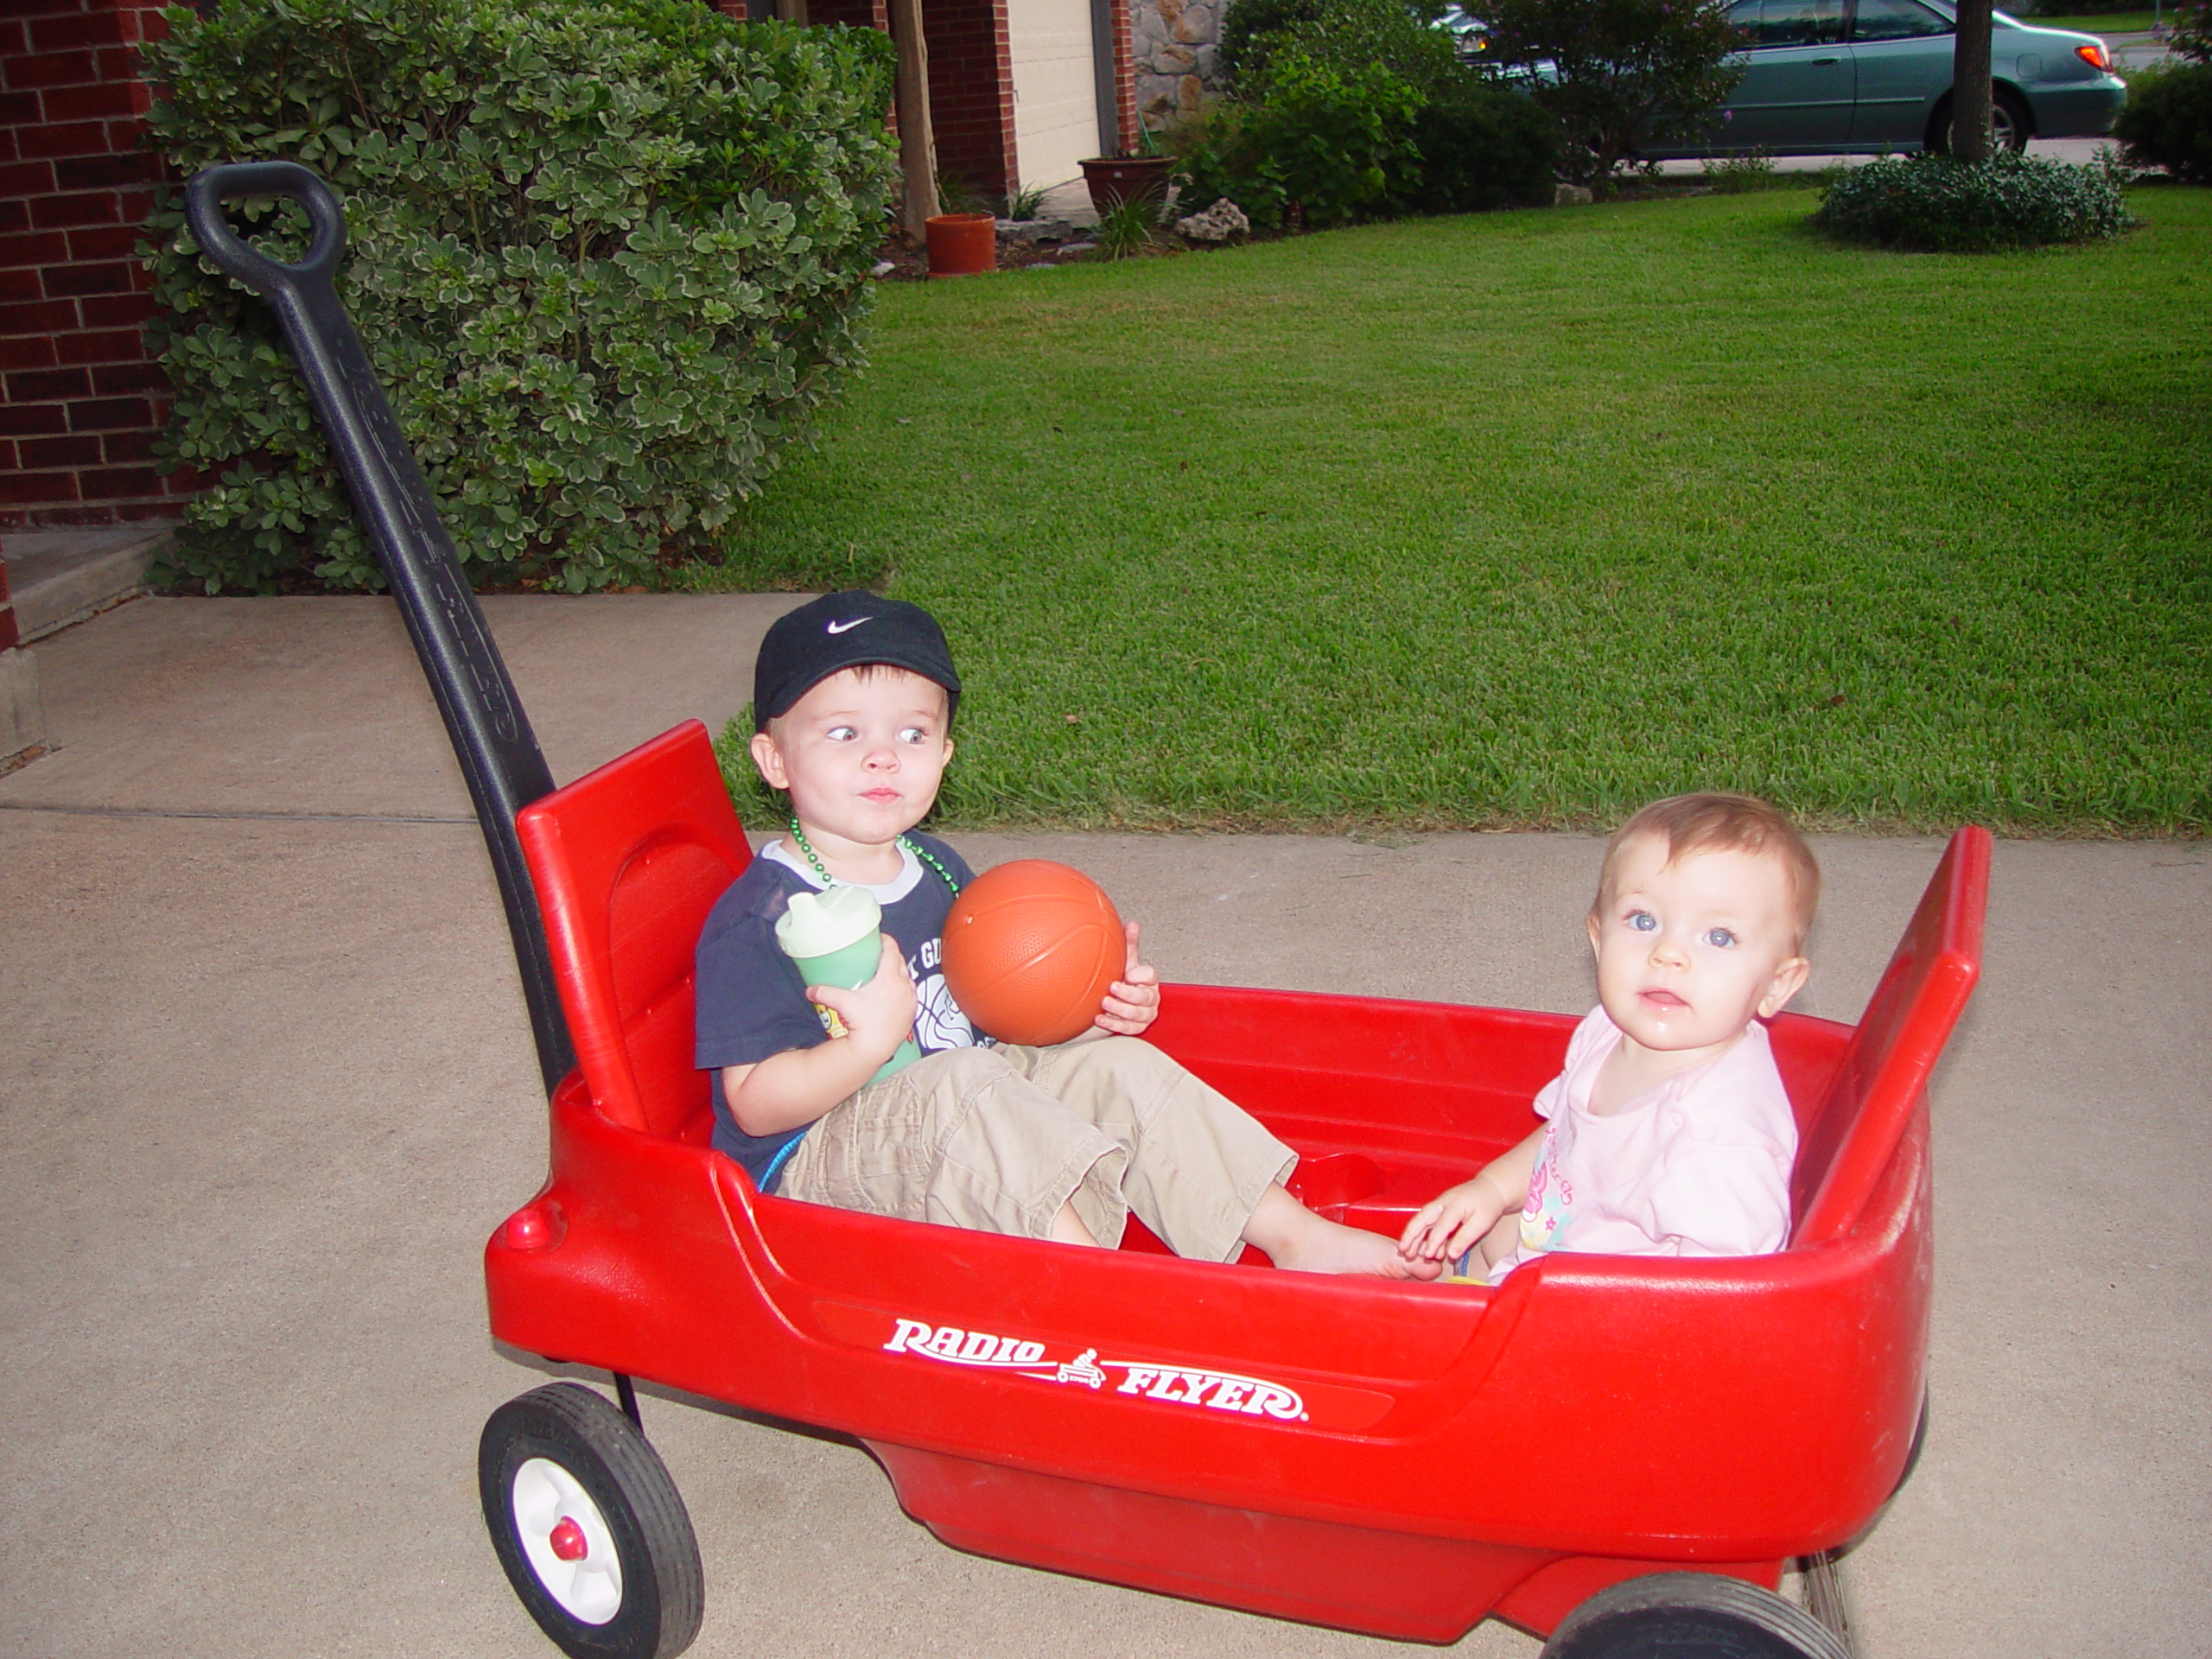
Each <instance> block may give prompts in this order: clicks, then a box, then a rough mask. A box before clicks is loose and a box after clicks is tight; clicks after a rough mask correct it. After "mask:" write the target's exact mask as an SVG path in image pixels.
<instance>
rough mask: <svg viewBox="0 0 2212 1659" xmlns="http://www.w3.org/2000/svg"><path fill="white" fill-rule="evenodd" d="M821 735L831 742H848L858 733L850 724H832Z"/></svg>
mask: <svg viewBox="0 0 2212 1659" xmlns="http://www.w3.org/2000/svg"><path fill="white" fill-rule="evenodd" d="M823 735H824V736H826V737H827V738H828V739H829V741H831V742H832V743H849V742H851V741H853V740H854V739H855V738H856V737H858V736H859V735H860V734H859V733H858V732H857V731H855V729H854V728H851V727H850V726H832V727H831V728H829V730H828V731H827V732H826V733H824V734H823Z"/></svg>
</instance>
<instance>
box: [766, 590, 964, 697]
mask: <svg viewBox="0 0 2212 1659" xmlns="http://www.w3.org/2000/svg"><path fill="white" fill-rule="evenodd" d="M867 663H882V664H887V665H889V666H890V667H893V668H903V669H906V670H908V671H911V672H912V673H916V674H918V675H920V676H921V677H923V678H924V679H925V680H931V681H934V682H935V683H938V684H939V685H941V686H943V687H944V699H945V702H944V717H945V722H946V724H948V725H950V723H951V721H952V713H953V710H954V709H957V708H958V707H959V706H960V676H959V675H958V674H957V673H955V672H954V671H953V667H952V648H951V647H950V645H946V644H945V643H944V629H943V628H941V627H939V626H938V624H937V619H936V618H935V617H933V616H931V614H930V613H928V612H927V611H925V610H924V609H923V608H922V607H920V606H918V605H909V604H908V603H907V602H906V601H905V600H903V599H886V598H884V597H883V595H882V594H871V593H868V592H865V591H862V590H859V589H855V590H853V591H850V592H847V593H842V594H823V596H822V597H821V598H820V599H816V600H810V601H807V602H806V603H805V604H804V605H802V606H800V607H798V609H797V610H795V611H787V612H785V613H784V614H783V615H781V616H779V617H778V618H777V619H776V620H775V621H774V623H773V624H772V625H771V626H770V627H769V629H768V632H767V635H766V638H764V639H762V640H761V641H760V657H759V658H757V659H755V661H754V663H753V729H754V730H755V731H766V730H767V729H768V722H769V721H772V720H773V719H775V718H776V717H777V716H778V715H783V714H788V713H789V712H790V711H791V705H792V704H793V703H795V702H798V700H799V699H800V698H801V697H803V696H805V695H806V694H807V693H808V692H809V691H811V690H813V689H814V688H815V687H816V686H817V685H819V684H821V683H822V682H823V681H824V680H826V679H828V678H829V677H830V676H831V675H832V674H835V673H836V672H837V671H840V670H841V669H847V668H858V667H860V666H861V665H862V664H867Z"/></svg>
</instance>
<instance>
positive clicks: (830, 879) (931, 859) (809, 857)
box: [791, 812, 960, 899]
mask: <svg viewBox="0 0 2212 1659" xmlns="http://www.w3.org/2000/svg"><path fill="white" fill-rule="evenodd" d="M791 839H792V840H793V841H795V842H798V849H799V851H801V852H802V853H804V854H805V855H806V861H807V862H808V863H810V864H811V865H813V866H814V873H815V874H817V875H818V876H820V877H821V878H822V885H823V887H835V886H836V884H837V878H836V876H834V875H832V874H829V868H827V867H826V866H825V865H824V864H823V862H822V855H820V854H819V853H817V852H816V851H815V850H814V843H813V842H810V841H809V840H808V839H807V838H806V831H805V830H804V829H800V828H799V827H798V813H796V812H794V813H792V814H791ZM899 845H900V846H901V847H904V848H905V849H906V850H907V851H908V852H910V853H912V855H914V856H915V857H916V858H918V859H919V860H921V861H922V862H923V863H925V864H926V865H928V866H929V867H930V868H931V869H933V870H935V871H936V872H937V873H938V874H939V875H941V876H943V877H944V885H945V886H946V887H950V888H951V889H952V896H953V897H954V898H956V899H957V898H958V897H959V896H960V883H959V882H957V881H956V880H953V879H952V872H951V871H950V870H948V869H946V868H944V862H943V861H941V860H940V859H939V858H938V855H936V854H935V853H933V852H931V851H930V849H928V848H926V847H925V846H923V845H922V844H921V843H920V842H914V841H909V840H908V839H907V838H906V836H899Z"/></svg>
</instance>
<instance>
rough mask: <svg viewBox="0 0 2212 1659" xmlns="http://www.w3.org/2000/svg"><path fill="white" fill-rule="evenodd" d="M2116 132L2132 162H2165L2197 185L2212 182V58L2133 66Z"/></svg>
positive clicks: (2146, 164)
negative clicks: (2136, 67) (2199, 60)
mask: <svg viewBox="0 0 2212 1659" xmlns="http://www.w3.org/2000/svg"><path fill="white" fill-rule="evenodd" d="M2112 136H2113V137H2115V138H2117V139H2119V140H2120V145H2121V149H2122V153H2123V154H2124V155H2125V156H2126V158H2127V160H2128V162H2130V163H2131V164H2132V165H2133V166H2136V167H2163V168H2165V169H2166V171H2167V172H2169V173H2171V174H2172V175H2174V176H2175V177H2176V178H2177V179H2185V180H2187V181H2189V182H2190V183H2192V184H2212V63H2169V64H2165V65H2162V66H2161V67H2158V68H2153V69H2141V70H2135V71H2132V72H2131V73H2129V75H2128V78H2127V104H2126V107H2125V108H2124V109H2122V110H2121V111H2120V120H2119V122H2118V123H2117V124H2115V125H2114V126H2113V130H2112Z"/></svg>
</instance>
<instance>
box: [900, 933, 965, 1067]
mask: <svg viewBox="0 0 2212 1659" xmlns="http://www.w3.org/2000/svg"><path fill="white" fill-rule="evenodd" d="M943 955H944V940H943V939H929V940H925V941H924V943H923V944H922V948H921V949H920V950H918V951H917V952H916V953H915V954H914V957H912V958H911V959H910V960H909V961H908V962H907V963H906V969H907V971H908V972H910V973H912V975H913V976H914V1040H915V1041H916V1042H917V1043H918V1044H919V1045H920V1046H921V1049H922V1052H924V1053H925V1054H934V1053H936V1052H938V1050H939V1049H941V1048H973V1047H975V1046H976V1028H975V1027H973V1026H971V1025H969V1023H968V1016H967V1015H966V1014H963V1013H962V1012H961V1011H960V1005H959V1004H958V1003H957V1002H956V1001H953V1000H952V988H951V987H950V986H949V985H947V984H946V983H945V982H944V974H943V973H942V972H941V971H940V970H939V969H938V961H939V959H940V958H941V957H943Z"/></svg>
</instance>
